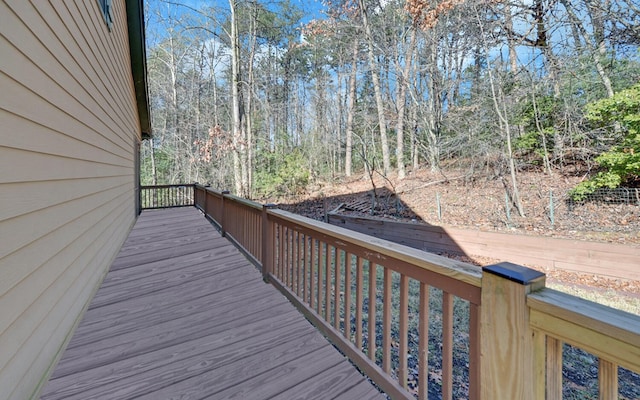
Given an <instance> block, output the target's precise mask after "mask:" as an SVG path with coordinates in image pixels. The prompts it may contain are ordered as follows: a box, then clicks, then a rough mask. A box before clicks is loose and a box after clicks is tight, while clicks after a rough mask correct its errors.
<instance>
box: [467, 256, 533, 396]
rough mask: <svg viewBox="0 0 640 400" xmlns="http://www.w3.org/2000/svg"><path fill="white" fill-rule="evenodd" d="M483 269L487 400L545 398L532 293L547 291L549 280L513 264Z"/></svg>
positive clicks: (482, 335) (482, 341)
mask: <svg viewBox="0 0 640 400" xmlns="http://www.w3.org/2000/svg"><path fill="white" fill-rule="evenodd" d="M482 270H483V271H482V301H481V304H482V306H481V315H480V349H481V350H480V351H481V355H480V370H481V376H480V379H481V385H480V386H481V398H482V399H483V400H491V399H522V400H533V399H544V367H542V368H540V366H539V365H537V363H538V362H539V360H540V357H536V354H535V352H536V351H539V350H536V349H535V347H534V337H533V335H534V333H533V331H532V330H531V329H530V327H529V309H528V307H527V294H528V293H530V292H532V291H535V290H538V289H541V288H543V287H544V284H545V275H544V274H543V273H542V272H539V271H536V270H533V269H530V268H526V267H522V266H520V265H516V264H511V263H499V264H495V265H490V266H487V267H483V268H482ZM541 383H542V384H541ZM541 388H542V390H541Z"/></svg>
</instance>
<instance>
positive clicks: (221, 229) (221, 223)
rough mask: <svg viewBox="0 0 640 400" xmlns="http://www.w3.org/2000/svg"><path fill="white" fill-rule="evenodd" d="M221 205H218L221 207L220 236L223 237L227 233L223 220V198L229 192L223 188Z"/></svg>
mask: <svg viewBox="0 0 640 400" xmlns="http://www.w3.org/2000/svg"><path fill="white" fill-rule="evenodd" d="M221 193H222V205H221V206H220V208H221V211H222V212H221V213H220V234H221V235H222V237H225V236H226V235H227V231H226V230H225V229H224V220H225V214H226V212H225V210H224V203H225V201H224V199H225V197H227V195H228V194H229V193H230V192H229V191H228V190H223V191H222V192H221Z"/></svg>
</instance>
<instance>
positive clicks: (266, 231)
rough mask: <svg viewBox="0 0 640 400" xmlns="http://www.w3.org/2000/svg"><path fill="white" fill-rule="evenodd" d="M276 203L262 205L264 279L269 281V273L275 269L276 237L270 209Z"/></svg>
mask: <svg viewBox="0 0 640 400" xmlns="http://www.w3.org/2000/svg"><path fill="white" fill-rule="evenodd" d="M275 206H276V205H275V204H264V205H263V206H262V279H263V280H264V281H265V282H269V274H271V271H273V265H272V264H273V251H274V247H275V238H274V237H273V229H272V228H271V225H270V224H269V209H271V208H275Z"/></svg>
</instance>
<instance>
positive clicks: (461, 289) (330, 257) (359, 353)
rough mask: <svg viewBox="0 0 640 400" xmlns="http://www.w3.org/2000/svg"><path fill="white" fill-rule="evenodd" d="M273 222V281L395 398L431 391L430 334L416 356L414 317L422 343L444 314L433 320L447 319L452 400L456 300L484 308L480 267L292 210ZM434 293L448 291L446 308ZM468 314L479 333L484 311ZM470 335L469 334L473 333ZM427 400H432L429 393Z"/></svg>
mask: <svg viewBox="0 0 640 400" xmlns="http://www.w3.org/2000/svg"><path fill="white" fill-rule="evenodd" d="M268 222H269V223H270V224H272V225H273V227H274V228H275V231H276V234H275V236H276V238H277V239H278V240H277V242H278V243H277V246H276V248H277V252H276V253H275V254H273V258H272V259H270V260H266V261H267V262H266V264H267V266H268V268H269V270H270V271H273V273H272V274H270V278H271V282H272V283H273V284H274V285H276V286H277V287H279V288H280V289H281V290H282V291H283V292H285V294H286V295H287V296H288V297H289V298H290V299H291V300H292V302H294V304H296V305H297V306H298V307H299V308H300V309H301V310H302V312H303V313H305V315H306V316H307V317H308V318H309V319H310V320H311V321H312V322H313V323H314V324H315V325H316V326H317V327H318V328H319V329H320V330H322V331H323V333H324V334H325V335H327V336H328V337H329V338H330V339H331V340H332V341H333V342H334V344H336V346H337V347H338V348H340V349H341V350H342V351H343V352H344V353H345V354H346V355H347V356H348V357H349V358H351V359H352V360H353V361H354V362H355V363H356V364H357V365H358V367H360V368H361V369H362V370H363V371H364V372H365V373H366V374H367V375H368V376H369V377H370V378H372V379H373V380H374V381H375V382H376V383H377V384H378V385H379V386H380V387H381V388H382V389H383V390H384V391H385V392H386V393H388V394H389V395H391V396H392V397H393V398H412V394H411V393H410V391H408V390H407V389H414V388H415V386H417V387H418V388H420V387H422V388H426V387H427V380H428V374H427V373H428V368H429V367H428V366H427V356H428V350H427V349H428V343H427V339H428V335H426V334H425V335H424V336H421V337H424V340H421V343H420V344H419V346H418V347H417V348H415V349H414V350H410V346H409V333H410V327H409V325H410V319H412V320H413V321H411V322H413V323H412V324H411V325H412V326H413V327H416V329H415V333H414V334H413V337H414V338H415V337H416V336H417V335H418V330H419V329H420V328H419V327H422V328H421V329H422V330H423V331H425V332H426V330H428V329H429V322H428V320H429V316H430V314H429V311H431V312H432V313H438V314H440V315H439V316H438V317H437V318H432V319H435V320H437V321H442V335H443V337H444V340H443V348H442V360H443V363H442V367H441V368H442V371H443V373H442V388H443V396H444V398H451V394H452V387H453V378H454V374H453V372H452V365H453V362H452V360H453V357H454V349H453V327H454V318H453V304H454V298H455V299H456V300H457V301H458V303H465V304H463V305H462V306H463V307H470V306H473V307H478V306H479V305H480V294H481V293H480V269H479V268H474V267H472V266H470V265H467V264H463V263H458V262H455V261H453V260H449V259H445V258H441V257H438V256H434V255H430V254H428V253H424V252H421V251H418V250H414V249H411V248H407V247H404V246H400V245H395V244H393V243H390V242H386V241H382V240H377V239H375V238H372V237H369V236H367V235H363V234H359V233H355V232H352V231H348V230H345V229H341V228H337V227H333V226H329V225H327V224H324V223H321V222H316V221H313V220H310V219H308V218H304V217H299V216H297V215H294V214H291V213H288V212H286V211H281V210H270V211H269V212H268ZM300 238H302V239H300ZM301 255H302V256H301ZM307 287H308V288H309V289H308V290H305V288H307ZM410 287H412V288H413V290H412V291H414V292H416V294H415V296H411V297H412V298H413V297H415V298H417V299H418V300H417V304H413V305H410V304H409V297H410V296H409V291H410ZM428 287H435V288H437V289H440V290H441V291H442V293H441V295H440V296H439V297H440V303H441V304H442V306H441V309H440V310H433V309H431V310H430V307H429V303H430V302H433V298H430V296H429V295H428V294H425V293H427V288H428ZM421 288H422V291H423V295H422V296H420V295H419V291H420V289H421ZM420 310H422V315H421V314H420ZM468 315H470V318H469V319H468V320H467V321H465V323H464V324H463V325H466V326H473V327H474V328H473V330H474V331H477V330H478V329H479V328H478V327H479V319H478V313H469V314H468ZM432 317H433V315H432ZM466 330H467V332H465V333H464V335H467V334H468V331H469V328H468V327H467V328H466ZM477 345H478V344H477V342H474V343H473V344H472V347H471V348H470V349H469V350H468V354H466V355H465V358H466V359H467V364H468V365H469V376H471V377H474V378H473V379H472V381H471V382H469V384H470V391H469V393H468V395H469V398H479V397H478V393H479V382H478V381H477V379H476V378H475V377H478V376H479V372H477V371H476V369H477V368H479V365H480V362H479V354H480V353H479V348H478V347H477ZM433 351H434V352H435V351H437V350H433ZM411 353H414V354H411ZM393 354H396V356H393ZM420 354H422V362H421V364H422V368H420V367H419V366H417V365H416V366H414V368H412V370H414V371H415V370H417V375H418V376H417V377H414V378H413V379H414V380H417V382H415V381H414V380H412V381H411V382H410V381H409V366H408V360H409V357H411V359H412V360H420ZM458 356H459V355H458ZM434 369H435V368H434ZM459 378H461V379H463V380H464V377H459ZM410 384H411V386H410ZM418 392H419V391H416V393H418ZM421 398H426V390H422V395H421Z"/></svg>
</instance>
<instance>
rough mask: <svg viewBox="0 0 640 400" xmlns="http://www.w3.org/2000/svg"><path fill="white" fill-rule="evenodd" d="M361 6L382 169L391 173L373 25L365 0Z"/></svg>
mask: <svg viewBox="0 0 640 400" xmlns="http://www.w3.org/2000/svg"><path fill="white" fill-rule="evenodd" d="M358 5H359V7H360V13H361V15H362V24H363V25H364V30H365V37H366V39H367V45H368V50H369V51H368V54H369V69H370V70H371V80H372V82H373V91H374V94H375V98H376V106H377V110H378V128H379V130H380V144H381V146H382V169H383V172H384V175H389V172H391V156H390V154H389V140H388V139H387V121H386V118H385V116H384V103H383V100H382V90H381V87H380V78H379V75H378V63H377V62H376V56H375V51H374V44H373V34H372V33H371V26H369V19H368V18H367V11H366V8H365V4H364V0H358Z"/></svg>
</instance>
